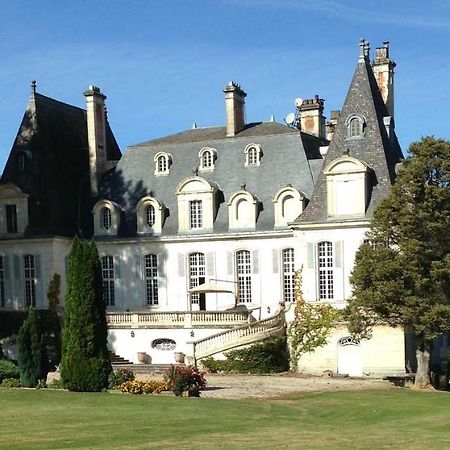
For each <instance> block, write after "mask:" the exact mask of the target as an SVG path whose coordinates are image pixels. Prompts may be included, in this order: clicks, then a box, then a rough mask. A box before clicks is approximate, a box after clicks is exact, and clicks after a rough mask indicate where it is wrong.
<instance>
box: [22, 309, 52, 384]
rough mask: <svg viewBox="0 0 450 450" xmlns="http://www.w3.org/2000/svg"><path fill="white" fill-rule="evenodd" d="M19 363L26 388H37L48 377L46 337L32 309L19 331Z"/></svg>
mask: <svg viewBox="0 0 450 450" xmlns="http://www.w3.org/2000/svg"><path fill="white" fill-rule="evenodd" d="M17 343H18V353H19V354H18V363H19V372H20V382H21V383H22V386H25V387H36V385H37V384H38V381H39V380H40V379H42V378H45V377H46V375H47V374H46V373H45V356H46V354H45V344H44V336H43V334H42V333H41V331H40V329H39V321H38V317H37V314H36V311H35V310H34V309H33V308H30V309H29V311H28V315H27V318H26V319H25V321H24V322H23V324H22V326H21V327H20V330H19V336H18V339H17Z"/></svg>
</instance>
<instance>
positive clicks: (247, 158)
mask: <svg viewBox="0 0 450 450" xmlns="http://www.w3.org/2000/svg"><path fill="white" fill-rule="evenodd" d="M253 149H255V150H256V161H255V162H251V161H250V156H251V152H250V150H253ZM244 153H245V167H257V166H259V165H261V158H262V150H261V146H260V145H259V144H249V145H247V147H245V150H244Z"/></svg>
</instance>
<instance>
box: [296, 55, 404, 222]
mask: <svg viewBox="0 0 450 450" xmlns="http://www.w3.org/2000/svg"><path fill="white" fill-rule="evenodd" d="M351 114H361V115H363V116H364V117H365V118H366V120H367V126H366V128H365V135H364V138H360V139H347V125H346V124H345V120H346V118H347V117H348V116H349V115H351ZM387 115H388V113H387V110H386V106H385V104H384V102H383V99H382V97H381V94H380V92H379V89H378V85H377V82H376V80H375V77H374V75H373V70H372V67H371V65H370V62H369V60H368V58H365V59H364V61H359V62H358V64H357V66H356V70H355V73H354V76H353V80H352V83H351V85H350V89H349V91H348V94H347V98H346V100H345V102H344V105H343V108H342V112H341V115H340V118H339V121H338V124H337V125H336V130H335V133H334V136H333V139H332V141H331V143H330V146H329V149H328V153H327V154H326V156H325V160H324V163H323V166H322V171H321V172H320V175H319V178H318V180H317V183H316V185H315V188H314V193H313V195H312V198H311V201H310V202H309V204H308V206H307V208H306V209H305V211H304V212H303V214H301V215H300V216H299V217H298V218H297V219H296V221H295V222H294V225H296V224H297V225H301V224H304V223H310V222H311V223H323V222H332V221H333V220H334V221H339V222H341V221H342V219H328V218H327V188H326V177H325V175H324V173H323V170H324V169H325V168H326V167H327V166H328V165H329V164H330V163H331V162H332V161H333V160H335V159H337V158H339V157H341V156H343V155H344V153H346V152H348V154H349V156H352V157H354V158H357V159H359V160H360V161H363V162H365V163H366V164H367V165H368V166H369V167H370V168H371V169H372V171H371V179H370V200H369V203H368V206H367V209H366V214H365V217H364V218H365V219H370V218H371V217H372V215H373V211H374V209H375V207H376V205H377V204H378V202H379V201H380V200H381V199H383V198H384V197H386V196H387V195H388V193H389V191H390V187H391V184H392V182H393V180H394V178H395V165H396V164H397V162H398V161H399V160H400V159H401V158H402V157H403V155H402V151H401V149H400V146H399V143H398V141H397V138H396V136H395V133H392V134H391V138H389V137H388V135H387V132H386V129H385V126H384V124H383V117H386V116H387ZM348 220H351V219H348Z"/></svg>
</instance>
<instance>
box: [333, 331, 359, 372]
mask: <svg viewBox="0 0 450 450" xmlns="http://www.w3.org/2000/svg"><path fill="white" fill-rule="evenodd" d="M337 371H338V373H339V374H341V375H349V376H350V377H362V375H363V360H362V351H361V344H360V342H359V340H358V339H353V338H352V337H351V336H346V337H343V338H341V339H339V341H338V344H337Z"/></svg>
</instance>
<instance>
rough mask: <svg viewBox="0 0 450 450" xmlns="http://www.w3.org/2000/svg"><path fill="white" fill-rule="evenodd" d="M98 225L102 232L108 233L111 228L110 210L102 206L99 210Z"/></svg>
mask: <svg viewBox="0 0 450 450" xmlns="http://www.w3.org/2000/svg"><path fill="white" fill-rule="evenodd" d="M100 224H101V227H102V229H103V230H105V231H110V230H111V226H112V213H111V209H110V208H108V207H107V206H104V207H103V208H102V209H101V210H100Z"/></svg>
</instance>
